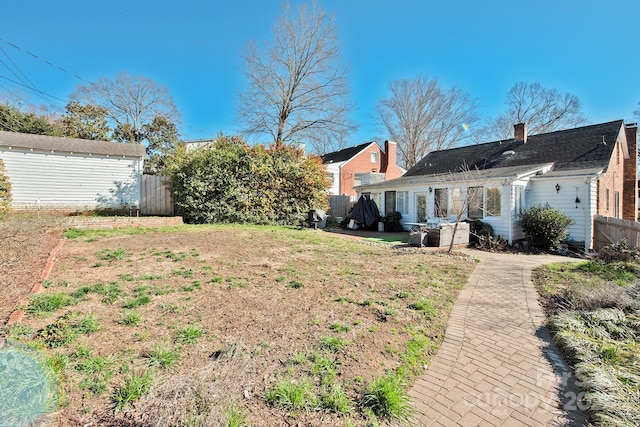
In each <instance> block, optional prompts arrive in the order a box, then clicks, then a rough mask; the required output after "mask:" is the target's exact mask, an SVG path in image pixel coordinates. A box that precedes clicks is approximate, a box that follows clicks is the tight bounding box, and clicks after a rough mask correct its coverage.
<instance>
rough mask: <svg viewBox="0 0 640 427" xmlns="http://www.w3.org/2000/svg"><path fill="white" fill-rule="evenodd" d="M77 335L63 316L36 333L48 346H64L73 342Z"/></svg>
mask: <svg viewBox="0 0 640 427" xmlns="http://www.w3.org/2000/svg"><path fill="white" fill-rule="evenodd" d="M77 336H78V334H77V332H76V331H75V330H74V329H73V326H72V325H71V323H70V322H69V321H68V320H67V319H65V318H60V319H58V320H56V321H55V322H53V323H51V324H50V325H47V326H45V327H44V328H43V329H42V330H41V331H40V332H39V333H38V338H40V339H41V340H42V342H43V343H44V344H45V345H46V346H47V347H49V348H56V347H64V346H65V345H67V344H69V343H71V342H73V341H74V340H75V339H76V338H77Z"/></svg>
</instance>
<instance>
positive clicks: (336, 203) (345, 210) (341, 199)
mask: <svg viewBox="0 0 640 427" xmlns="http://www.w3.org/2000/svg"><path fill="white" fill-rule="evenodd" d="M355 203H356V201H355V200H352V198H351V197H350V196H331V197H329V211H328V212H327V215H331V218H332V219H333V220H334V221H335V220H336V218H338V217H341V218H346V217H347V216H348V215H349V210H350V209H351V208H352V207H353V205H354V204H355Z"/></svg>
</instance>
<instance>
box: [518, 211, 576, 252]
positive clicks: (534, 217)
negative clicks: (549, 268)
mask: <svg viewBox="0 0 640 427" xmlns="http://www.w3.org/2000/svg"><path fill="white" fill-rule="evenodd" d="M520 224H521V225H522V230H523V231H524V233H525V236H526V237H527V239H529V241H530V243H531V245H532V246H533V247H534V248H537V249H540V250H543V251H551V250H554V249H558V248H560V244H561V242H562V241H563V240H564V239H566V238H567V236H568V233H567V228H568V227H569V226H571V225H573V224H574V221H573V219H571V218H569V217H568V216H567V215H565V214H563V213H562V212H560V211H558V210H557V209H555V208H552V207H551V206H549V204H546V205H544V206H540V205H538V206H532V207H530V208H529V209H525V210H524V211H523V212H522V217H521V219H520Z"/></svg>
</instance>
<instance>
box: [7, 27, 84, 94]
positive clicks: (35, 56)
mask: <svg viewBox="0 0 640 427" xmlns="http://www.w3.org/2000/svg"><path fill="white" fill-rule="evenodd" d="M0 42H2V43H6V44H8V45H9V46H11V47H13V48H14V49H18V50H19V51H21V52H24V53H26V54H27V55H30V56H32V57H33V58H35V59H37V60H38V61H41V62H44V63H45V64H47V65H50V66H51V67H53V68H57V69H58V70H60V71H62V72H64V73H66V74H69V75H70V76H72V77H74V78H76V79H78V80H82V81H83V82H87V83H88V84H90V85H92V86H94V83H92V82H90V81H89V80H87V79H85V78H83V77H81V76H79V75H77V74H75V73H72V72H71V71H69V70H67V69H66V68H63V67H61V66H59V65H56V64H54V63H53V62H51V61H48V60H46V59H44V58H41V57H39V56H38V55H36V54H35V53H33V52H29V51H28V50H26V49H23V48H21V47H20V46H18V45H16V44H14V43H11V42H10V41H8V40H5V39H3V38H2V37H0Z"/></svg>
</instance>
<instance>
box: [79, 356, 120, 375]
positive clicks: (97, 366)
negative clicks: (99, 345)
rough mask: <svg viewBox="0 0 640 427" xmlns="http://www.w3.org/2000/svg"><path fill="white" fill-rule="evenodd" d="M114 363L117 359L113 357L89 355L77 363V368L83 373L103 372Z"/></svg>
mask: <svg viewBox="0 0 640 427" xmlns="http://www.w3.org/2000/svg"><path fill="white" fill-rule="evenodd" d="M114 363H115V360H114V359H113V358H111V357H102V356H96V357H89V358H87V359H85V360H83V361H81V362H78V363H76V365H75V370H76V371H78V372H80V373H82V374H102V373H104V372H105V371H106V370H107V369H108V368H110V367H112V366H113V364H114Z"/></svg>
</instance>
